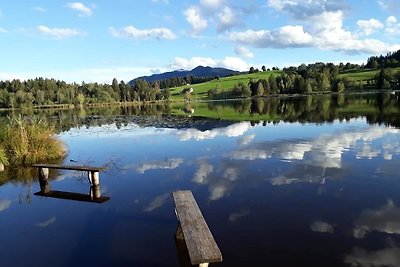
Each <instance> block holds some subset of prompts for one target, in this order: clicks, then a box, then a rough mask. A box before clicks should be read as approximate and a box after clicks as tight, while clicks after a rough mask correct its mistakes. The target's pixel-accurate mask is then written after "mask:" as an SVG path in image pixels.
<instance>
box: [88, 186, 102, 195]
mask: <svg viewBox="0 0 400 267" xmlns="http://www.w3.org/2000/svg"><path fill="white" fill-rule="evenodd" d="M90 196H91V197H92V198H100V197H101V192H100V185H92V186H91V187H90Z"/></svg>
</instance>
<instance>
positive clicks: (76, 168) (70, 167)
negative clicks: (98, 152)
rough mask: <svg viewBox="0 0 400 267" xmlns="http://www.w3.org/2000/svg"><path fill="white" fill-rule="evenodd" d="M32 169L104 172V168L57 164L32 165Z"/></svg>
mask: <svg viewBox="0 0 400 267" xmlns="http://www.w3.org/2000/svg"><path fill="white" fill-rule="evenodd" d="M31 166H32V167H37V168H48V169H61V170H73V171H95V172H99V171H104V170H106V169H107V168H106V167H97V166H85V165H84V166H77V165H57V164H33V165H31Z"/></svg>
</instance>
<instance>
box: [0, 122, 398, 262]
mask: <svg viewBox="0 0 400 267" xmlns="http://www.w3.org/2000/svg"><path fill="white" fill-rule="evenodd" d="M399 133H400V130H398V129H395V128H390V127H383V126H374V125H368V124H366V122H365V120H364V119H353V120H351V121H350V122H347V123H340V122H338V121H336V122H334V123H325V124H300V123H280V124H277V125H273V124H267V125H266V126H262V125H261V124H260V125H256V126H252V125H251V124H250V123H249V122H240V123H234V124H231V125H230V126H228V127H224V128H215V129H211V130H208V131H199V130H197V129H166V128H164V129H158V128H154V127H148V128H140V127H138V126H137V125H134V124H129V125H128V126H122V127H121V128H120V129H117V128H116V127H115V126H114V125H107V126H102V127H93V128H89V129H85V128H81V129H71V130H70V131H68V132H65V133H62V134H61V135H60V137H61V139H62V140H64V141H65V142H66V143H67V145H68V147H69V150H70V153H69V156H68V158H67V159H66V162H69V161H70V160H74V161H77V162H78V163H82V164H94V165H103V164H107V165H108V166H109V170H108V171H107V172H105V173H102V174H101V188H102V194H103V195H107V196H110V197H111V200H110V201H109V202H107V203H105V204H101V205H92V204H90V205H86V204H79V203H78V204H76V203H72V204H71V202H68V201H60V200H53V199H44V198H37V197H34V198H33V199H32V202H31V204H30V205H22V206H19V207H18V206H17V204H14V202H15V196H14V195H13V194H15V193H16V190H15V189H11V185H9V184H7V185H5V186H3V187H1V188H0V216H3V217H2V218H6V217H5V216H7V222H6V225H7V226H10V225H12V221H13V220H12V219H9V216H11V214H13V215H14V216H18V215H19V214H22V213H23V212H24V211H26V210H28V209H29V211H26V212H27V213H29V214H34V215H35V216H32V217H29V216H27V215H26V214H25V215H24V216H23V217H24V218H25V219H26V221H25V223H19V225H17V226H15V227H19V229H28V230H26V231H28V232H32V231H33V232H35V231H38V230H39V229H42V230H43V231H44V229H47V231H48V232H47V233H46V234H51V233H53V234H55V233H58V234H57V237H58V240H63V244H64V245H63V246H64V249H65V253H57V255H56V256H54V255H53V256H50V260H49V261H47V262H48V263H52V262H54V261H55V260H61V262H65V266H68V265H70V264H82V263H85V262H86V261H87V262H89V260H84V258H86V256H85V254H84V253H77V254H75V255H76V257H75V258H74V257H72V253H76V252H77V251H78V250H80V249H87V247H86V246H88V247H90V248H89V250H90V251H91V250H93V251H94V250H95V249H97V250H98V251H100V252H103V253H100V254H96V255H97V256H96V257H95V259H93V258H92V259H91V262H92V263H93V262H94V263H96V264H97V265H100V266H106V265H107V264H114V265H118V264H120V265H122V266H124V265H132V266H176V265H177V264H178V263H177V257H176V252H175V247H174V241H173V233H174V230H175V226H176V219H175V218H174V216H175V215H174V212H173V207H172V201H171V196H170V193H171V192H172V191H174V190H177V189H190V190H192V191H193V193H194V195H195V197H196V199H197V202H198V204H199V206H200V208H201V209H202V211H203V214H204V215H205V217H206V219H207V222H208V224H209V225H210V228H211V230H212V232H213V233H214V236H215V238H216V240H217V243H218V244H219V246H220V248H221V250H222V252H223V257H224V262H223V263H222V264H220V265H219V266H264V265H265V266H400V256H399V255H400V243H399V241H400V239H399V236H398V235H399V234H400V207H399V205H400V204H399V203H400V196H399V194H398V192H399V190H400V179H399V178H400V177H399V175H398V166H400V165H399V160H400V135H399ZM63 175H65V174H63ZM72 175H73V174H72V173H68V175H67V176H68V177H67V178H68V179H67V178H66V179H59V180H58V181H54V182H53V184H55V186H57V187H62V188H67V189H73V190H76V189H79V190H82V191H85V190H86V189H87V188H86V187H87V184H85V183H83V182H77V181H76V179H75V180H74V179H73V178H72V179H71V176H72ZM63 177H64V176H63ZM33 187H34V188H33V190H37V189H38V186H37V185H33ZM34 192H35V191H34ZM61 209H62V210H63V212H61V211H60V210H61ZM6 212H8V214H7V215H6V214H5V213H6ZM66 213H70V214H71V215H66ZM69 216H72V217H75V220H71V219H70V217H69ZM97 220H100V222H98V221H97ZM67 222H68V223H67ZM28 223H30V224H31V225H33V226H34V227H36V229H33V230H32V228H30V227H28V226H27V224H28ZM70 224H71V225H72V226H70ZM89 224H91V225H92V227H91V228H90V227H89V226H88V225H89ZM10 227H11V226H10ZM13 229H14V228H13ZM52 229H53V230H52ZM67 229H68V230H67ZM69 230H70V231H71V236H70V237H68V238H67V237H66V236H65V234H66V233H64V234H60V232H66V231H68V232H69ZM16 231H17V232H18V231H24V230H15V231H14V234H15V232H16ZM2 232H3V231H2ZM77 233H79V234H77ZM43 234H45V233H43ZM42 236H43V235H40V234H38V235H36V234H32V233H31V234H29V235H27V236H26V237H24V239H25V240H27V241H28V242H32V240H33V239H34V238H38V237H42ZM12 237H13V235H12V234H8V235H6V240H7V238H9V239H10V240H11V239H12ZM35 240H36V239H35ZM40 242H47V243H46V244H45V246H50V247H51V244H56V241H55V240H53V239H46V240H45V241H39V243H40ZM41 244H42V245H43V243H41ZM72 244H74V245H72ZM77 244H78V245H77ZM100 244H102V245H100ZM14 246H16V244H14ZM101 246H104V248H103V247H101ZM11 248H12V246H11ZM20 249H22V250H23V252H25V253H27V254H28V255H30V253H31V252H28V251H29V250H28V249H27V247H26V248H25V250H26V251H25V250H24V247H22V248H20ZM7 250H10V249H7ZM53 250H54V249H51V248H50V251H53ZM93 251H92V252H88V254H89V255H93V253H94V252H93ZM40 254H41V253H39V255H40ZM154 255H158V256H157V257H154ZM33 258H34V257H33V256H32V257H29V256H28V257H27V260H29V259H33ZM51 259H53V260H54V261H52V260H51ZM66 259H68V260H66ZM21 262H23V261H22V260H21ZM135 264H136V265H135ZM45 265H46V264H45Z"/></svg>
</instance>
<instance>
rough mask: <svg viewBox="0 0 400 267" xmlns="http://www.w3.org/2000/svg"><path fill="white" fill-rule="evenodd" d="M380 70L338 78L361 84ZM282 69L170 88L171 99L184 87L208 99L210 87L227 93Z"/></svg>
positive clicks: (198, 97)
mask: <svg viewBox="0 0 400 267" xmlns="http://www.w3.org/2000/svg"><path fill="white" fill-rule="evenodd" d="M391 70H392V71H394V72H397V71H400V67H397V68H392V69H391ZM379 72H380V69H374V70H372V69H366V70H364V69H362V70H355V71H347V72H344V73H341V74H339V77H340V78H347V79H348V80H350V81H352V82H354V83H355V84H357V83H359V82H361V83H362V84H363V85H365V84H366V83H367V80H370V79H373V78H374V77H375V75H376V74H378V73H379ZM282 73H283V71H265V72H257V73H252V74H248V73H246V74H239V75H234V76H228V77H224V78H220V79H214V80H211V81H208V82H204V83H200V84H192V85H185V86H179V87H174V88H171V89H170V90H171V100H172V101H182V100H183V99H184V96H183V94H181V92H182V90H183V89H185V88H189V87H191V88H193V93H192V94H191V95H190V99H191V100H193V101H199V100H200V101H201V100H208V97H207V92H208V90H210V89H215V88H219V89H221V90H222V91H223V92H226V93H227V95H229V92H231V91H232V89H233V87H234V86H235V85H236V84H238V83H239V82H243V83H244V84H248V83H249V81H250V80H251V79H253V80H256V81H257V80H259V79H268V78H269V76H270V75H271V74H272V75H274V76H277V75H280V74H282Z"/></svg>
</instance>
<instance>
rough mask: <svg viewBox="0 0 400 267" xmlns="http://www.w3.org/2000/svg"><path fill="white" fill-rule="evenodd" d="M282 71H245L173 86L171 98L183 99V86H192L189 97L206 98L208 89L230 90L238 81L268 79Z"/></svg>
mask: <svg viewBox="0 0 400 267" xmlns="http://www.w3.org/2000/svg"><path fill="white" fill-rule="evenodd" d="M282 73H283V71H265V72H257V73H251V74H248V73H246V74H239V75H235V76H229V77H224V78H220V79H214V80H211V81H208V82H205V83H199V84H192V85H185V86H179V87H174V88H171V99H172V100H182V99H183V95H182V94H181V92H182V90H183V89H185V88H193V93H192V96H191V99H193V100H205V99H207V92H208V90H210V89H214V88H217V87H218V88H221V89H222V90H226V91H230V90H232V88H233V87H234V86H235V84H237V83H239V82H243V83H245V84H248V83H249V81H250V80H251V79H253V80H259V79H268V77H269V76H270V75H271V74H272V75H274V76H277V75H279V74H282Z"/></svg>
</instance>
